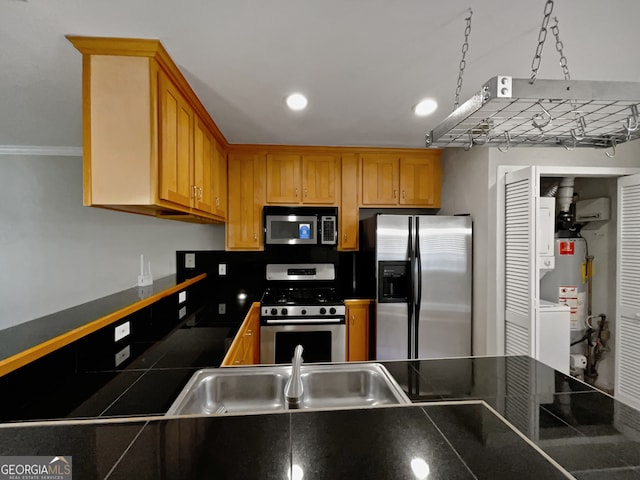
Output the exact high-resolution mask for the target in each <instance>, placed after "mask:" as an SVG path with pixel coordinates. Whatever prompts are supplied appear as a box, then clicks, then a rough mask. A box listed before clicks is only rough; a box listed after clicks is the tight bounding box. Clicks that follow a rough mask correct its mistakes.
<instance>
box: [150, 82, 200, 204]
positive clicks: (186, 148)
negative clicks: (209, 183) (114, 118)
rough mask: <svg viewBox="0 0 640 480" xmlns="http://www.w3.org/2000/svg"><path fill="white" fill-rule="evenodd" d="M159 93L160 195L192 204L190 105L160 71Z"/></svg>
mask: <svg viewBox="0 0 640 480" xmlns="http://www.w3.org/2000/svg"><path fill="white" fill-rule="evenodd" d="M159 96H160V138H161V139H162V141H161V149H160V172H159V173H160V198H161V199H163V200H167V201H169V202H174V203H178V204H180V205H183V206H185V207H191V206H192V199H195V198H196V195H195V194H194V191H195V189H194V188H193V187H194V184H193V171H192V163H193V147H192V145H193V132H194V116H193V109H192V108H191V107H190V106H189V104H188V103H187V101H186V99H185V98H184V96H183V95H182V94H181V93H180V91H179V90H178V89H177V88H176V87H175V86H174V85H173V84H172V83H171V82H170V81H169V79H168V78H167V76H166V75H165V74H163V73H162V72H160V73H159Z"/></svg>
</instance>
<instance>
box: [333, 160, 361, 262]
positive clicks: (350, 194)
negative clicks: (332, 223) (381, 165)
mask: <svg viewBox="0 0 640 480" xmlns="http://www.w3.org/2000/svg"><path fill="white" fill-rule="evenodd" d="M358 163H359V159H358V155H356V154H344V155H342V166H341V167H342V168H341V177H342V178H341V184H342V188H341V193H342V195H341V200H340V213H339V215H338V219H339V222H340V227H339V230H338V233H339V234H340V238H339V242H338V249H340V250H357V249H358V228H359V224H358V194H359V192H360V189H359V188H358V177H359V176H358Z"/></svg>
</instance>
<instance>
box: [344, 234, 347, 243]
mask: <svg viewBox="0 0 640 480" xmlns="http://www.w3.org/2000/svg"><path fill="white" fill-rule="evenodd" d="M344 241H345V242H346V241H347V234H346V233H345V234H344Z"/></svg>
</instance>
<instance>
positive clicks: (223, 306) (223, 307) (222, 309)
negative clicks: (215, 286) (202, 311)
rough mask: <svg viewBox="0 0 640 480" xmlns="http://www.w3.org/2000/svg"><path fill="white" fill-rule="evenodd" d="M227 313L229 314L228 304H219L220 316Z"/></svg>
mask: <svg viewBox="0 0 640 480" xmlns="http://www.w3.org/2000/svg"><path fill="white" fill-rule="evenodd" d="M225 313H227V304H226V303H219V304H218V314H219V315H224V314H225Z"/></svg>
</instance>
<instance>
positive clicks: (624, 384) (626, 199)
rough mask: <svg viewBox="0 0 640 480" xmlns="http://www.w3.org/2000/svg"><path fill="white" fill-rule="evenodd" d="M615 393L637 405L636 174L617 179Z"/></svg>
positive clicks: (639, 250)
mask: <svg viewBox="0 0 640 480" xmlns="http://www.w3.org/2000/svg"><path fill="white" fill-rule="evenodd" d="M617 268H618V278H617V285H616V286H617V288H616V292H617V295H616V312H617V313H616V343H617V345H616V383H615V396H616V397H617V398H619V399H620V400H622V401H623V402H626V403H629V404H631V405H632V406H634V407H636V408H640V175H631V176H628V177H622V178H620V179H619V180H618V253H617Z"/></svg>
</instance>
